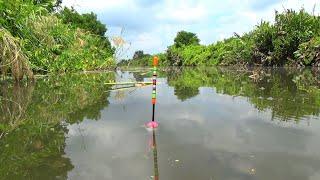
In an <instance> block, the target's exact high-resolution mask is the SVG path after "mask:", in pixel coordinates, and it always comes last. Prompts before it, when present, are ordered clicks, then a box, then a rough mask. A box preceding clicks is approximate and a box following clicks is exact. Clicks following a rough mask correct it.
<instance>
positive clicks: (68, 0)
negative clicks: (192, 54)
mask: <svg viewBox="0 0 320 180" xmlns="http://www.w3.org/2000/svg"><path fill="white" fill-rule="evenodd" d="M63 6H67V7H71V6H72V7H74V8H75V9H76V10H77V11H78V12H80V13H87V12H94V13H96V14H97V15H98V19H99V20H100V21H102V22H103V23H104V24H106V26H107V28H108V32H107V34H106V35H107V36H108V37H109V38H112V37H116V36H121V37H123V38H124V39H125V40H126V42H127V45H126V48H125V52H124V53H123V54H122V58H125V59H127V58H131V57H132V55H133V53H134V52H135V51H137V50H143V51H144V52H145V53H149V54H155V53H159V52H164V51H165V50H166V49H167V47H168V46H170V45H172V44H173V40H174V37H175V36H176V34H177V32H179V31H181V30H186V31H190V32H193V33H196V34H197V35H198V37H199V39H200V41H201V42H200V43H201V44H204V45H207V44H212V43H214V42H216V41H218V40H223V39H224V38H227V37H230V36H232V35H233V34H234V32H236V33H238V34H243V33H244V32H248V31H250V30H252V29H253V28H254V26H256V25H257V24H258V23H259V22H260V21H261V20H266V21H271V22H272V21H273V20H274V12H275V10H277V11H280V12H281V11H284V9H289V8H292V9H295V10H299V9H301V8H302V7H303V8H305V9H306V10H307V11H308V12H311V13H312V12H315V13H316V14H319V12H320V1H319V0H63Z"/></svg>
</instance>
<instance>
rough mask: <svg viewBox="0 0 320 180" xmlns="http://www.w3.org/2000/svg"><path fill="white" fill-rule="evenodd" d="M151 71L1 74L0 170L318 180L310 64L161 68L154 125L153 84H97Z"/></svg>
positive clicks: (21, 175) (74, 175) (139, 77)
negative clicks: (11, 77)
mask: <svg viewBox="0 0 320 180" xmlns="http://www.w3.org/2000/svg"><path fill="white" fill-rule="evenodd" d="M150 77H151V74H150V72H149V70H148V69H143V70H140V71H117V72H111V73H90V74H69V75H64V76H59V77H45V78H42V79H40V80H38V81H37V82H36V83H22V84H13V83H10V82H2V83H1V89H0V97H1V98H0V114H1V116H0V129H1V131H0V135H1V139H0V161H1V165H0V177H1V178H3V179H110V180H125V179H137V180H143V179H145V180H148V179H156V177H158V178H159V179H165V180H171V179H172V180H179V179H183V180H195V179H199V180H202V179H203V180H217V179H223V180H234V179H239V180H242V179H243V180H250V179H259V180H261V179H262V180H264V179H265V180H270V179H273V180H283V179H288V180H301V179H309V180H318V179H320V151H319V149H320V141H319V139H320V89H319V86H320V76H319V72H317V71H316V70H311V69H303V70H297V69H262V68H256V69H233V68H185V69H168V70H167V71H162V72H160V76H159V81H160V84H159V85H158V89H157V91H158V96H157V99H158V101H157V106H156V120H157V121H158V122H160V127H159V128H158V129H157V130H156V131H155V132H150V131H148V130H146V129H145V127H144V123H146V122H148V121H150V120H151V108H152V107H151V87H150V86H146V87H124V86H113V87H111V86H109V85H105V84H104V83H105V82H109V81H150ZM155 140H156V144H155V142H154V141H155ZM155 155H157V156H156V157H155ZM155 161H156V163H155ZM158 175H159V176H158ZM155 176H156V177H155Z"/></svg>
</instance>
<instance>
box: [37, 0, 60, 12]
mask: <svg viewBox="0 0 320 180" xmlns="http://www.w3.org/2000/svg"><path fill="white" fill-rule="evenodd" d="M33 3H34V4H35V5H38V4H40V5H42V6H44V7H45V8H46V9H47V10H48V11H50V12H53V11H54V10H55V9H56V8H58V7H61V4H62V0H33Z"/></svg>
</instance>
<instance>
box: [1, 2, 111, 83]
mask: <svg viewBox="0 0 320 180" xmlns="http://www.w3.org/2000/svg"><path fill="white" fill-rule="evenodd" d="M60 5H61V1H56V2H55V1H51V2H50V1H49V2H43V1H32V0H29V1H22V0H13V1H10V2H9V1H8V2H3V1H1V2H0V11H1V12H2V13H1V14H3V16H1V17H0V67H1V68H0V72H1V74H2V75H4V76H5V75H6V74H9V75H11V76H13V77H14V78H15V79H16V80H21V79H22V78H23V77H24V76H27V77H28V78H33V74H47V73H64V72H79V71H92V70H104V69H110V68H114V67H115V64H116V63H115V58H114V54H115V49H114V48H113V47H112V46H111V43H110V41H109V40H108V38H107V37H105V33H106V31H107V28H106V26H105V25H104V24H102V23H101V22H100V21H99V20H98V19H97V15H96V14H94V13H87V14H79V13H78V12H77V11H75V10H74V9H68V8H63V9H62V7H61V6H60Z"/></svg>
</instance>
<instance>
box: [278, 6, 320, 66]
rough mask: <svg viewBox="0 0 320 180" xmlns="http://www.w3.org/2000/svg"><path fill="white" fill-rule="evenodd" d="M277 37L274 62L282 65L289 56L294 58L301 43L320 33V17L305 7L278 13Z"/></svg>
mask: <svg viewBox="0 0 320 180" xmlns="http://www.w3.org/2000/svg"><path fill="white" fill-rule="evenodd" d="M274 26H275V28H276V37H275V38H276V39H274V40H273V44H274V48H275V49H274V57H273V64H276V65H282V64H285V63H286V59H287V58H291V59H292V58H293V53H294V52H295V51H297V50H298V47H299V45H300V44H301V43H304V42H307V41H309V40H310V39H311V38H312V37H314V36H316V35H319V32H320V17H319V16H313V15H310V14H308V13H307V12H305V11H304V10H303V9H302V10H300V11H299V12H295V11H293V10H288V11H286V12H285V13H282V14H279V13H276V18H275V25H274Z"/></svg>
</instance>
